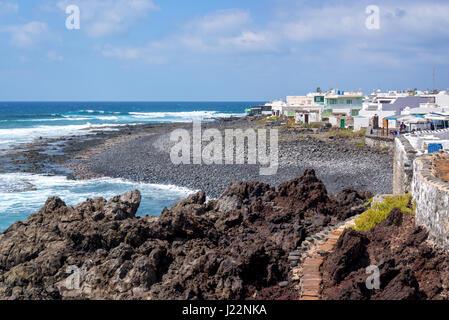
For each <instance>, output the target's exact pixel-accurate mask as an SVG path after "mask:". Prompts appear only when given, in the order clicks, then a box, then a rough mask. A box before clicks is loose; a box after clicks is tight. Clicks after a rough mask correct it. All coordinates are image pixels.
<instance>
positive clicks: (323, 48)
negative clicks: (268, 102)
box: [102, 1, 449, 66]
mask: <svg viewBox="0 0 449 320" xmlns="http://www.w3.org/2000/svg"><path fill="white" fill-rule="evenodd" d="M282 5H283V4H281V6H282ZM379 7H380V29H379V30H368V29H367V28H366V27H365V21H366V19H367V14H366V12H365V9H366V6H365V5H364V4H362V3H361V2H360V1H351V2H349V1H348V2H345V3H344V4H339V5H337V6H335V4H332V2H330V3H329V2H328V3H324V4H319V5H316V4H313V5H309V4H308V3H307V2H302V3H300V4H298V3H297V6H293V7H292V6H290V7H288V6H286V7H284V8H283V10H281V9H280V8H278V10H276V12H274V13H273V14H272V16H271V17H270V19H269V20H268V21H267V22H263V23H260V22H258V21H257V20H256V21H255V19H253V18H252V16H251V14H250V12H249V11H247V10H241V9H230V10H220V11H216V12H211V13H209V14H206V15H204V16H202V17H197V18H195V19H192V20H191V21H187V22H186V23H184V24H183V27H182V28H180V29H179V30H178V31H177V32H175V33H174V34H172V35H169V36H168V37H165V38H164V39H162V40H160V41H158V42H155V41H153V42H150V43H149V44H147V45H143V46H140V47H139V46H136V47H121V48H115V49H114V48H113V47H110V48H109V50H107V51H103V52H102V54H103V55H104V56H107V57H114V58H119V59H127V60H131V59H132V60H139V59H144V60H145V61H147V62H148V61H152V60H151V59H146V57H148V56H158V57H164V59H163V60H167V61H168V60H170V59H172V58H174V57H176V58H180V57H185V56H187V55H188V54H192V55H195V54H226V55H232V54H234V55H236V54H244V53H245V52H260V53H267V52H279V53H281V54H286V55H287V54H289V55H291V56H292V57H293V58H295V56H297V57H298V58H297V59H298V61H300V60H304V59H309V58H313V56H314V57H316V58H313V59H314V60H316V59H321V61H323V63H328V62H329V61H332V63H333V64H335V63H338V62H342V63H348V62H351V61H353V62H354V63H356V62H357V63H360V62H361V63H362V64H363V63H365V64H370V65H372V64H375V63H381V64H383V65H385V64H387V65H391V66H400V65H404V64H406V63H413V62H418V63H420V62H425V61H426V60H427V61H428V60H429V59H430V60H431V61H434V62H435V63H446V62H445V61H447V56H448V54H447V53H446V52H447V50H446V49H447V48H446V47H447V46H448V45H447V43H448V40H449V3H421V2H416V1H415V2H413V1H412V2H408V3H407V4H405V3H403V2H400V1H395V2H393V1H390V2H385V4H384V5H382V4H379ZM327 51H328V52H329V55H327V54H326V53H324V52H327ZM317 52H318V53H319V54H317ZM308 56H310V57H308ZM295 59H296V58H295Z"/></svg>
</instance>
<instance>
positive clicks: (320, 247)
mask: <svg viewBox="0 0 449 320" xmlns="http://www.w3.org/2000/svg"><path fill="white" fill-rule="evenodd" d="M357 217H358V216H355V217H351V218H349V219H348V220H346V221H344V222H342V223H340V224H338V225H336V226H334V227H327V228H325V229H324V230H323V231H321V232H319V233H317V234H314V235H313V236H311V237H308V238H306V240H305V241H304V242H303V243H302V244H301V247H299V248H298V249H297V250H296V251H293V252H291V253H290V255H289V257H288V259H289V261H290V265H291V267H292V270H291V272H290V279H289V280H290V281H291V282H293V283H295V288H296V289H297V290H298V291H300V296H301V298H300V300H321V289H322V288H321V283H322V278H321V273H320V267H321V264H322V263H323V261H324V257H325V256H326V255H327V254H329V253H330V252H332V250H333V249H334V247H335V245H336V244H337V241H338V238H339V237H340V235H341V234H342V233H343V231H344V230H345V229H346V228H348V227H350V226H352V225H354V221H355V219H356V218H357Z"/></svg>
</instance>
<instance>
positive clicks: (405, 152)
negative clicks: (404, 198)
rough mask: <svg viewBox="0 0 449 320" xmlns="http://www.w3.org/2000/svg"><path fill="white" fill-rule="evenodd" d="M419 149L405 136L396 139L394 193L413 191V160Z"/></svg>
mask: <svg viewBox="0 0 449 320" xmlns="http://www.w3.org/2000/svg"><path fill="white" fill-rule="evenodd" d="M416 154H417V151H416V150H415V149H414V148H413V147H412V145H411V144H410V142H409V141H408V140H407V139H406V138H405V137H404V136H399V137H397V138H396V139H395V140H394V163H393V194H394V195H401V194H406V193H409V192H411V185H412V178H413V161H414V160H415V158H416Z"/></svg>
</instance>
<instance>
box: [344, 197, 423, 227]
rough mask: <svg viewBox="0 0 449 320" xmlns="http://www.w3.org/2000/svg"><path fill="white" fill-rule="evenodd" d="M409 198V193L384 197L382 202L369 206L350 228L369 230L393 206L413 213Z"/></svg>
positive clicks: (388, 212)
mask: <svg viewBox="0 0 449 320" xmlns="http://www.w3.org/2000/svg"><path fill="white" fill-rule="evenodd" d="M411 198H412V196H411V194H407V195H402V196H396V197H386V198H385V200H384V201H383V202H377V203H375V204H373V206H372V207H371V208H369V209H368V210H366V211H365V212H364V213H362V214H361V215H360V217H358V218H357V219H355V226H354V227H352V228H353V229H354V230H356V231H368V230H371V229H372V228H374V227H375V226H376V225H377V224H379V223H380V222H382V221H383V220H385V219H386V218H387V216H388V215H389V214H390V212H391V210H393V209H394V208H399V209H401V211H403V212H407V213H409V214H414V212H415V205H414V204H413V205H412V202H411Z"/></svg>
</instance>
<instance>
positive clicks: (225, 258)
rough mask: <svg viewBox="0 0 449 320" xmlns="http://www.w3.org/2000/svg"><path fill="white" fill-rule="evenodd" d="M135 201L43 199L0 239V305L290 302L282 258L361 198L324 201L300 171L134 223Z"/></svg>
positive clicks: (129, 196)
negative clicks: (21, 301) (116, 301)
mask: <svg viewBox="0 0 449 320" xmlns="http://www.w3.org/2000/svg"><path fill="white" fill-rule="evenodd" d="M337 199H344V200H345V201H343V200H342V203H340V202H339V201H338V200H337ZM348 199H351V200H348ZM140 200H141V195H140V192H139V191H132V192H128V193H126V194H124V195H122V196H117V197H115V198H113V199H111V200H110V201H109V202H108V201H106V200H105V199H102V198H97V199H93V200H92V199H89V200H87V201H86V202H84V203H81V204H79V205H77V206H75V207H71V206H66V204H65V203H64V202H63V201H62V200H61V199H59V198H50V199H48V200H47V202H46V203H45V206H44V207H43V208H42V209H41V210H40V211H39V212H37V213H34V214H32V215H31V216H30V217H29V218H28V219H27V220H26V221H23V222H16V223H14V224H13V225H12V226H11V227H10V228H8V229H7V230H6V231H5V232H4V233H2V234H0V298H1V299H247V298H254V297H259V298H273V297H276V296H278V297H280V296H284V297H289V298H294V297H295V293H294V292H293V291H292V292H290V291H289V290H291V289H290V288H288V287H287V288H283V289H280V288H279V286H278V283H279V282H280V281H285V280H287V275H288V270H289V264H288V259H287V257H288V253H289V252H290V251H292V250H294V249H295V248H296V247H298V245H300V243H301V242H302V241H303V239H305V237H307V236H309V235H311V234H313V233H315V232H317V231H319V230H321V229H323V228H324V227H326V226H328V225H334V224H336V223H338V222H339V221H340V220H341V218H342V217H346V216H347V215H348V214H352V213H354V212H355V213H360V211H362V210H363V208H362V205H363V203H364V202H366V200H367V198H366V195H360V194H358V193H357V192H355V191H350V190H345V191H344V194H340V195H337V196H336V197H331V196H329V195H328V194H327V191H326V188H325V186H324V185H323V183H322V182H321V181H319V180H318V179H317V178H316V176H315V172H314V171H313V170H307V171H306V172H305V173H304V174H303V175H302V176H301V177H299V178H297V179H294V180H292V181H289V182H286V183H284V184H282V185H281V186H279V188H278V189H276V188H273V187H271V186H269V185H266V184H263V183H257V182H251V183H250V182H247V183H233V184H231V185H230V186H229V188H228V189H227V191H226V192H225V193H224V194H223V195H222V196H221V197H220V198H218V199H217V200H212V201H209V202H208V203H206V195H205V193H204V192H199V193H197V194H194V195H192V196H190V197H189V198H187V199H184V200H181V201H180V202H179V203H177V204H176V205H175V206H173V207H172V208H171V209H170V210H168V209H165V210H164V211H163V212H162V214H161V216H160V217H158V218H157V217H136V216H135V215H136V212H137V209H138V207H139V204H140ZM355 213H354V214H355ZM340 274H341V275H340V276H345V273H344V272H343V273H341V272H340ZM282 290H283V291H282ZM281 291H282V292H281ZM263 292H265V293H267V292H268V293H269V295H268V296H267V295H264V294H263Z"/></svg>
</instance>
